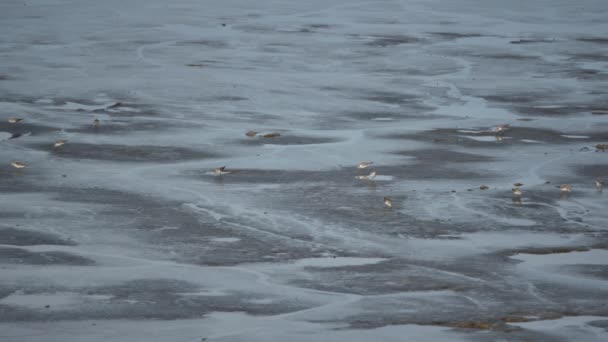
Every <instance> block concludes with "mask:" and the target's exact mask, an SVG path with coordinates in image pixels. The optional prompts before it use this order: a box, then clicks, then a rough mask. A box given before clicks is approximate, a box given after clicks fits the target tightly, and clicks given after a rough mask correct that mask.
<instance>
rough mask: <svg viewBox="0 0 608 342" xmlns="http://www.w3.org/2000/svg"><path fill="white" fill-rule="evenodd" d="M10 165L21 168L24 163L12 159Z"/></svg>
mask: <svg viewBox="0 0 608 342" xmlns="http://www.w3.org/2000/svg"><path fill="white" fill-rule="evenodd" d="M11 165H12V166H13V167H14V168H17V169H23V168H24V167H25V164H24V163H22V162H19V161H13V162H11Z"/></svg>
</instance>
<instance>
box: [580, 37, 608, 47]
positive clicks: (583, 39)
mask: <svg viewBox="0 0 608 342" xmlns="http://www.w3.org/2000/svg"><path fill="white" fill-rule="evenodd" d="M576 40H578V41H579V42H585V43H594V44H601V45H608V37H580V38H576Z"/></svg>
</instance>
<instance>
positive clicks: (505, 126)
mask: <svg viewBox="0 0 608 342" xmlns="http://www.w3.org/2000/svg"><path fill="white" fill-rule="evenodd" d="M510 128H511V125H509V124H503V125H498V126H494V127H492V132H494V133H503V132H505V131H506V130H508V129H510Z"/></svg>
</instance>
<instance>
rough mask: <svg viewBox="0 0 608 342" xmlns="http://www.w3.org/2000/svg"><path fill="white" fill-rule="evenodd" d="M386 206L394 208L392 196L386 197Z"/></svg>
mask: <svg viewBox="0 0 608 342" xmlns="http://www.w3.org/2000/svg"><path fill="white" fill-rule="evenodd" d="M384 207H386V208H392V207H393V199H392V198H390V197H384Z"/></svg>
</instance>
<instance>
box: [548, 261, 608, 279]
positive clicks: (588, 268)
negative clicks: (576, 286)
mask: <svg viewBox="0 0 608 342" xmlns="http://www.w3.org/2000/svg"><path fill="white" fill-rule="evenodd" d="M559 270H560V271H564V272H567V273H571V274H580V275H583V276H585V277H591V278H595V279H603V280H608V265H584V264H579V265H562V266H559Z"/></svg>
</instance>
